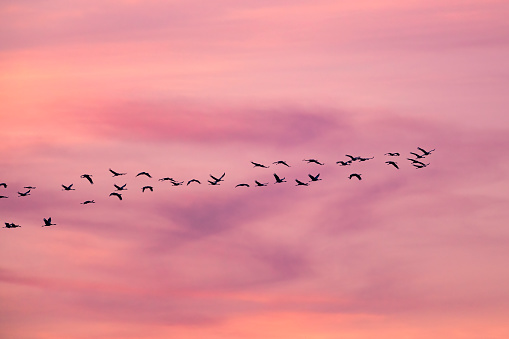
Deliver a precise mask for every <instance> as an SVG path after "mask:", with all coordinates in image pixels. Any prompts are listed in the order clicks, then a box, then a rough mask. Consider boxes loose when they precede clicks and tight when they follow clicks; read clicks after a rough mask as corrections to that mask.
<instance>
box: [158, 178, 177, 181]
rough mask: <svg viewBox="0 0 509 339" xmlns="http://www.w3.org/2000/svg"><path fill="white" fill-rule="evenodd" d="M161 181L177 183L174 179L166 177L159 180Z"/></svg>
mask: <svg viewBox="0 0 509 339" xmlns="http://www.w3.org/2000/svg"><path fill="white" fill-rule="evenodd" d="M159 181H175V180H173V178H168V177H166V178H161V179H159Z"/></svg>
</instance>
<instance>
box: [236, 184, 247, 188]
mask: <svg viewBox="0 0 509 339" xmlns="http://www.w3.org/2000/svg"><path fill="white" fill-rule="evenodd" d="M235 187H249V184H238V185H236V186H235Z"/></svg>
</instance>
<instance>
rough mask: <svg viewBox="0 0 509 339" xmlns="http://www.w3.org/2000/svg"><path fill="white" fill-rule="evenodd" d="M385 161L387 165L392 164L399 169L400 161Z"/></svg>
mask: <svg viewBox="0 0 509 339" xmlns="http://www.w3.org/2000/svg"><path fill="white" fill-rule="evenodd" d="M385 163H386V164H387V165H392V166H394V167H396V168H397V169H399V167H398V163H397V162H395V161H386V162H385Z"/></svg>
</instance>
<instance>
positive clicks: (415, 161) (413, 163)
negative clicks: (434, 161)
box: [407, 158, 426, 166]
mask: <svg viewBox="0 0 509 339" xmlns="http://www.w3.org/2000/svg"><path fill="white" fill-rule="evenodd" d="M407 159H408V160H410V161H411V162H412V165H414V166H415V165H416V164H417V166H426V164H425V163H423V162H421V161H419V160H415V159H411V158H407Z"/></svg>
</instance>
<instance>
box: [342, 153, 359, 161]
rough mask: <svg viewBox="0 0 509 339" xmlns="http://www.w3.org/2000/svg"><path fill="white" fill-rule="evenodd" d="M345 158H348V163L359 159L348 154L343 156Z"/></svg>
mask: <svg viewBox="0 0 509 339" xmlns="http://www.w3.org/2000/svg"><path fill="white" fill-rule="evenodd" d="M345 156H347V157H349V158H350V160H349V161H350V162H352V161H356V160H359V159H360V157H354V156H353V155H350V154H345Z"/></svg>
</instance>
